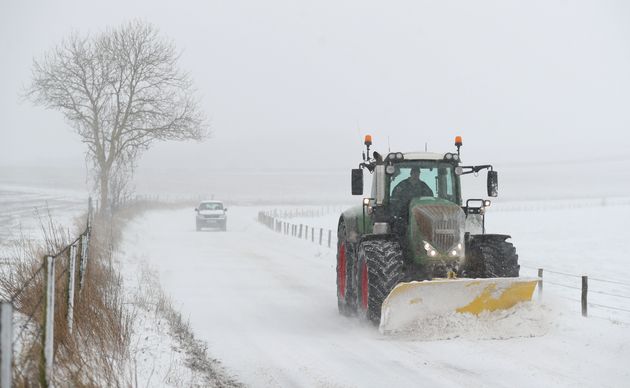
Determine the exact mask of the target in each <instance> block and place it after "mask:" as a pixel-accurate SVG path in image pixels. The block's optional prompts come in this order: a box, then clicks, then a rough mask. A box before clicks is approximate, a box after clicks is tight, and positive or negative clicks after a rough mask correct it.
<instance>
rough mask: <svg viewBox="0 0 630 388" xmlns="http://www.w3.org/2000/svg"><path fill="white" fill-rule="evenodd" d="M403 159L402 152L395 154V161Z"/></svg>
mask: <svg viewBox="0 0 630 388" xmlns="http://www.w3.org/2000/svg"><path fill="white" fill-rule="evenodd" d="M403 158H404V156H403V154H402V152H397V153H396V159H398V160H403Z"/></svg>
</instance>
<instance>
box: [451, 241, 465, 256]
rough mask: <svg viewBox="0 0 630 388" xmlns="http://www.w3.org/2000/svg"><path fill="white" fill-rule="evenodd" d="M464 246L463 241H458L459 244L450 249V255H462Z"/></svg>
mask: <svg viewBox="0 0 630 388" xmlns="http://www.w3.org/2000/svg"><path fill="white" fill-rule="evenodd" d="M462 248H463V245H462V243H458V244H457V245H455V246H454V247H453V248H451V249H450V250H449V252H448V254H449V256H451V257H455V256H460V255H461V253H462Z"/></svg>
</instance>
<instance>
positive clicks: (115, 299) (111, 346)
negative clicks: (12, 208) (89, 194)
mask: <svg viewBox="0 0 630 388" xmlns="http://www.w3.org/2000/svg"><path fill="white" fill-rule="evenodd" d="M182 206H190V204H188V203H185V204H184V203H182V204H158V203H153V202H146V201H145V202H140V203H138V202H136V203H134V204H133V206H130V207H127V208H125V209H122V210H120V211H119V212H118V213H116V215H115V216H114V217H112V218H107V219H103V218H98V217H97V218H95V220H94V221H93V223H92V233H91V239H90V243H89V248H88V250H89V255H88V256H89V259H88V262H87V263H88V264H87V269H86V275H85V280H84V285H83V287H82V288H80V287H79V276H78V274H79V262H80V259H79V256H80V254H81V247H80V243H79V244H78V245H79V246H78V249H77V264H76V270H77V277H76V286H75V296H74V306H75V310H74V329H73V331H72V333H70V332H69V330H68V327H67V312H68V275H69V274H68V267H69V264H68V263H69V253H70V249H66V248H67V247H68V245H69V244H71V243H72V242H73V241H75V239H76V237H78V236H79V235H80V234H81V233H82V232H83V231H84V230H85V222H84V221H81V220H79V221H78V222H77V226H76V228H75V229H76V231H75V232H74V233H69V232H68V231H67V230H64V228H63V227H61V226H59V225H55V224H54V222H53V221H52V218H51V217H50V215H49V214H48V215H47V216H45V217H41V218H40V223H41V232H42V236H43V240H42V241H41V242H35V241H33V240H29V239H26V238H22V239H21V240H19V241H18V242H17V243H15V245H14V246H13V254H12V255H11V256H12V259H13V262H14V265H12V266H10V267H0V298H2V299H6V300H11V299H13V304H14V307H15V309H16V311H18V312H19V314H16V318H17V321H18V322H16V324H15V327H14V334H15V336H18V334H19V337H18V338H17V339H16V345H15V346H14V368H13V371H14V377H13V386H14V387H36V386H43V385H44V380H45V378H44V373H45V372H44V360H43V327H44V316H45V310H44V308H45V299H44V297H45V280H46V267H45V266H44V265H43V264H44V262H45V256H46V255H49V254H50V253H51V252H55V253H58V252H60V254H59V255H58V256H57V258H56V259H55V266H56V268H55V274H56V276H55V277H56V284H55V289H56V290H55V327H54V337H55V338H54V343H55V349H54V352H55V368H54V376H53V381H54V384H55V385H56V386H60V387H66V386H68V387H70V386H71V387H105V386H107V387H131V386H137V381H136V378H137V376H136V370H135V368H136V362H137V361H136V359H135V357H136V355H135V354H133V349H134V346H133V344H132V338H133V334H134V333H133V330H134V323H135V321H136V317H137V313H138V310H137V309H139V308H146V306H147V305H152V306H153V308H155V315H156V318H160V319H164V320H165V321H167V322H168V327H169V334H170V335H171V336H172V337H173V338H174V339H175V341H176V342H177V343H178V346H179V350H178V351H183V352H184V353H185V354H186V356H185V363H186V366H187V367H188V368H189V369H190V370H192V371H193V372H194V373H193V374H194V375H195V376H196V377H194V382H193V381H191V380H188V381H185V382H184V381H180V382H181V383H183V384H185V385H187V386H188V385H191V383H192V385H194V386H214V387H240V386H241V385H240V384H239V383H238V382H236V381H235V380H234V379H232V378H231V377H229V376H228V375H227V374H226V373H225V372H224V371H223V369H222V368H221V366H220V363H219V362H218V361H216V360H213V359H211V358H209V357H208V354H207V349H206V345H205V344H204V343H203V342H201V341H199V340H197V339H195V338H194V336H193V334H192V331H191V329H190V326H189V324H188V322H186V321H184V320H183V319H182V317H181V315H180V314H179V312H177V311H176V310H175V309H174V308H173V306H172V304H171V302H170V300H169V299H168V298H167V297H166V296H165V295H164V294H163V292H162V291H161V289H160V286H159V281H156V280H155V279H154V280H150V279H148V280H147V281H146V284H145V285H144V286H143V287H141V292H139V293H138V295H136V297H135V300H133V301H131V303H130V301H129V300H126V299H125V298H126V296H125V295H124V287H123V280H122V277H121V275H120V273H119V272H118V271H117V269H116V266H114V265H113V255H114V248H115V245H116V242H117V241H119V239H120V237H121V236H120V233H121V230H122V226H123V225H124V224H125V222H127V221H128V220H130V219H132V218H133V217H136V216H138V215H139V214H141V213H142V212H144V211H146V210H148V209H155V208H177V207H182ZM147 274H148V275H147V276H149V277H151V276H152V275H151V274H150V272H147ZM13 296H15V298H13ZM178 373H179V372H177V371H174V372H173V373H171V374H170V375H172V376H173V377H172V378H171V381H170V383H171V384H174V385H180V384H178V383H177V381H179V380H177V379H178V377H177V376H178ZM179 374H181V373H179ZM199 376H200V377H199ZM165 383H168V382H167V381H165Z"/></svg>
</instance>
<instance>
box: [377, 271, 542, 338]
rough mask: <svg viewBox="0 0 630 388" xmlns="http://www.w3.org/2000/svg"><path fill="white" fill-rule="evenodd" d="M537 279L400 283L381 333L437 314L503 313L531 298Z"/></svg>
mask: <svg viewBox="0 0 630 388" xmlns="http://www.w3.org/2000/svg"><path fill="white" fill-rule="evenodd" d="M539 280H540V279H538V278H491V279H433V280H426V281H421V282H409V283H399V284H397V285H396V287H394V289H393V290H392V291H391V292H390V293H389V295H388V296H387V298H385V301H384V302H383V306H382V308H381V323H380V327H379V329H380V331H381V332H382V333H387V332H395V331H398V330H404V329H405V328H407V327H408V326H409V325H411V324H413V323H414V322H416V321H420V320H422V319H426V318H428V317H431V316H436V315H447V314H452V313H469V314H474V315H479V314H480V313H481V312H483V311H495V310H504V309H509V308H511V307H513V306H514V305H515V304H517V303H519V302H526V301H530V300H531V299H532V295H533V293H534V290H535V289H536V285H537V284H538V281H539Z"/></svg>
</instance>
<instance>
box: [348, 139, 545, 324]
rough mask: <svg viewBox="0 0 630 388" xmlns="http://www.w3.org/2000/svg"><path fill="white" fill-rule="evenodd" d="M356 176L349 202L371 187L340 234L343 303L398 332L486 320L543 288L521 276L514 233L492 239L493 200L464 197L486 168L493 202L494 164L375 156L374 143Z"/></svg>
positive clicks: (448, 156) (426, 155)
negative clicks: (429, 318)
mask: <svg viewBox="0 0 630 388" xmlns="http://www.w3.org/2000/svg"><path fill="white" fill-rule="evenodd" d="M364 144H365V146H366V151H364V152H363V161H362V162H361V163H360V164H359V168H357V169H353V170H352V174H351V180H352V182H351V183H352V185H351V186H352V194H353V195H363V186H364V183H363V177H364V171H365V170H367V171H368V172H369V173H370V174H371V175H372V189H371V192H370V194H369V196H366V197H365V198H363V200H362V203H361V205H358V206H355V207H352V208H350V209H347V210H346V211H344V212H343V213H342V214H341V216H340V217H339V223H338V231H337V238H338V240H337V241H338V242H337V302H338V308H339V312H340V313H341V314H343V315H355V314H357V315H359V316H360V317H361V318H362V319H364V320H367V321H370V322H373V323H375V324H379V325H380V329H381V331H392V330H396V329H398V328H399V327H400V326H401V325H404V324H407V323H409V322H411V321H412V320H413V319H414V318H419V317H424V316H426V315H427V314H433V313H436V312H438V311H442V312H449V311H456V312H460V313H472V314H479V313H480V312H482V311H485V310H490V311H493V310H496V309H507V308H510V307H512V306H514V305H515V304H517V303H518V302H522V301H527V300H530V299H531V297H532V293H533V290H534V288H535V286H536V283H537V281H536V280H535V279H522V278H519V277H518V276H519V268H520V266H519V264H518V255H517V254H516V249H515V247H514V245H513V244H512V243H511V242H509V241H508V240H509V239H510V236H509V235H506V234H487V233H486V231H485V214H486V211H487V209H488V207H489V206H490V205H491V202H490V200H487V199H467V200H466V201H465V202H464V201H463V199H462V192H461V187H462V186H461V177H462V176H464V175H468V174H474V175H478V174H479V172H480V171H482V170H487V185H486V186H487V194H488V196H489V197H496V196H497V194H498V174H497V171H495V170H494V169H493V167H492V166H491V165H489V164H484V165H476V166H470V165H463V164H462V161H461V157H460V148H461V146H462V139H461V137H460V136H457V137H456V139H455V146H456V148H457V151H456V152H447V153H431V152H409V153H402V152H389V153H388V154H387V155H381V154H379V153H378V152H376V151H374V152H372V154H370V147H371V145H372V137H371V136H370V135H367V136H365V141H364Z"/></svg>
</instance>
